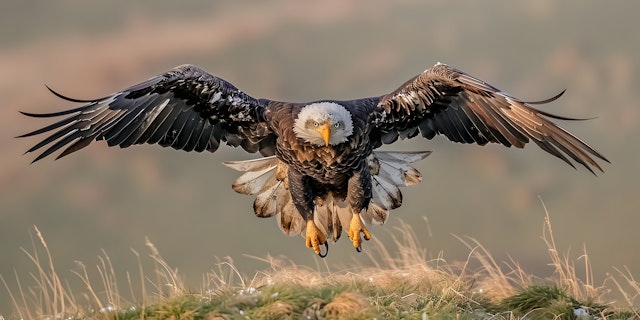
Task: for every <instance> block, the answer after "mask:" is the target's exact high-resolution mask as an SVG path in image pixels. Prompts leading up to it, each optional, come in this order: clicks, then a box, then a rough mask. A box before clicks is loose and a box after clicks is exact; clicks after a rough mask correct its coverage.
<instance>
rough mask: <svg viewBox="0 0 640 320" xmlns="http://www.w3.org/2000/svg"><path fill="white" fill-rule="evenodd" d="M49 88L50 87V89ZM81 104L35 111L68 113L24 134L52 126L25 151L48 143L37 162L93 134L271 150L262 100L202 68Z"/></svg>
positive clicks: (177, 145) (200, 147) (124, 143)
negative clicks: (47, 110) (58, 109)
mask: <svg viewBox="0 0 640 320" xmlns="http://www.w3.org/2000/svg"><path fill="white" fill-rule="evenodd" d="M50 90H51V89H50ZM51 91H52V92H53V93H54V94H55V95H57V96H58V97H60V98H63V99H65V100H68V101H71V102H80V103H84V104H85V105H83V106H81V107H79V108H75V109H71V110H66V111H60V112H55V113H46V114H36V113H27V112H22V113H23V114H25V115H27V116H30V117H36V118H50V117H59V116H67V117H66V118H63V119H62V120H60V121H58V122H55V123H53V124H51V125H48V126H46V127H44V128H42V129H39V130H35V131H33V132H30V133H27V134H24V135H22V136H20V137H28V136H33V135H38V134H43V133H46V132H50V131H53V133H52V134H51V135H49V136H48V137H47V138H45V139H44V140H42V141H41V142H40V143H38V144H36V145H35V146H33V147H32V148H31V149H29V150H28V151H27V153H28V152H33V151H36V150H38V149H40V148H42V147H45V146H48V148H47V149H46V150H45V151H43V152H42V153H41V154H40V155H38V156H37V157H36V158H35V160H33V161H34V162H35V161H38V160H40V159H42V158H44V157H46V156H48V155H50V154H51V153H53V152H55V151H57V150H59V149H62V148H64V150H63V151H62V153H60V155H59V156H58V158H60V157H64V156H66V155H68V154H70V153H72V152H75V151H77V150H80V149H82V148H84V147H86V146H87V145H89V143H91V142H92V141H93V140H106V141H107V143H108V144H109V146H115V145H118V146H120V147H122V148H126V147H129V146H131V145H133V144H142V143H149V144H159V145H161V146H163V147H172V148H174V149H179V150H185V151H197V152H202V151H204V150H208V151H210V152H214V151H216V150H217V149H218V146H219V144H220V141H221V140H222V141H224V142H226V143H227V144H229V145H231V146H242V148H243V149H245V150H246V151H248V152H257V151H260V153H262V154H263V155H265V156H267V155H273V154H274V153H275V134H274V133H273V132H272V131H271V129H270V128H269V126H268V124H267V123H266V122H265V119H264V112H265V110H266V106H265V105H266V104H267V103H268V101H267V100H257V99H254V98H252V97H251V96H249V95H247V94H245V93H244V92H242V91H240V90H239V89H238V88H236V87H234V86H233V85H232V84H231V83H229V82H227V81H225V80H223V79H221V78H218V77H216V76H214V75H211V74H209V73H207V72H205V71H204V70H202V69H200V68H198V67H195V66H192V65H182V66H179V67H176V68H174V69H172V70H170V71H168V72H166V73H164V74H161V75H159V76H156V77H153V78H151V79H149V80H147V81H145V82H143V83H140V84H137V85H135V86H132V87H130V88H128V89H125V90H122V91H120V92H117V93H114V94H112V95H109V96H106V97H103V98H99V99H94V100H78V99H72V98H68V97H64V96H62V95H60V94H58V93H56V92H54V91H53V90H51Z"/></svg>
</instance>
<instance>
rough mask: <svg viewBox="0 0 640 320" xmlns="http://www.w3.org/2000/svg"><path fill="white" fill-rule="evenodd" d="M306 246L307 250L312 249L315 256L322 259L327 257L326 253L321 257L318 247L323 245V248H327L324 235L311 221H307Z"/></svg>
mask: <svg viewBox="0 0 640 320" xmlns="http://www.w3.org/2000/svg"><path fill="white" fill-rule="evenodd" d="M306 244H307V248H313V252H315V253H316V254H317V255H319V256H321V257H323V258H324V256H326V255H327V253H326V252H325V253H324V255H323V254H322V251H320V245H322V244H324V245H325V247H327V245H326V244H327V237H325V235H324V233H322V231H320V229H318V227H317V226H316V224H315V223H314V222H313V220H309V221H307V235H306ZM327 249H328V247H327Z"/></svg>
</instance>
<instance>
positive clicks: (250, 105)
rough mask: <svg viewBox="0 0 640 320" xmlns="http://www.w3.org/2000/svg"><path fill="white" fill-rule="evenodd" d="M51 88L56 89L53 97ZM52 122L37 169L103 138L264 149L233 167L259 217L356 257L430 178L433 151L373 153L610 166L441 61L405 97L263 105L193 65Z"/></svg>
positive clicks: (541, 115) (519, 104) (194, 147)
mask: <svg viewBox="0 0 640 320" xmlns="http://www.w3.org/2000/svg"><path fill="white" fill-rule="evenodd" d="M49 90H51V89H49ZM51 92H53V93H54V94H55V95H56V96H58V97H60V98H63V99H65V100H68V101H71V102H78V103H84V105H83V106H81V107H79V108H75V109H71V110H66V111H60V112H54V113H44V114H36V113H27V112H22V113H23V114H25V115H27V116H31V117H38V118H50V117H59V116H64V117H65V118H63V119H62V120H60V121H58V122H55V123H53V124H51V125H48V126H46V127H44V128H42V129H39V130H35V131H33V132H30V133H27V134H24V135H22V136H20V137H29V136H34V135H39V134H44V133H47V132H51V133H50V135H49V136H48V137H46V138H45V139H44V140H42V141H41V142H39V143H38V144H36V145H35V146H33V147H32V148H30V149H29V150H28V151H27V152H34V151H37V150H40V149H44V151H42V152H41V153H40V154H39V155H38V156H37V157H36V158H35V159H34V160H33V161H34V162H35V161H38V160H40V159H42V158H44V157H47V156H49V155H50V154H52V153H54V152H56V151H58V150H62V152H61V153H60V154H59V155H58V157H57V158H60V157H63V156H66V155H68V154H70V153H72V152H75V151H78V150H80V149H82V148H84V147H86V146H87V145H89V143H91V142H92V141H94V140H106V141H107V144H108V145H109V146H115V145H118V146H120V147H122V148H126V147H129V146H131V145H134V144H142V143H149V144H159V145H161V146H163V147H172V148H174V149H180V150H185V151H197V152H202V151H205V150H207V151H210V152H215V151H216V150H217V149H218V147H219V145H220V141H222V142H225V143H226V144H228V145H230V146H234V147H237V146H241V147H242V148H243V149H244V150H246V151H247V152H251V153H255V152H260V154H261V155H262V156H263V158H259V159H255V160H249V161H235V162H227V163H225V164H226V165H227V166H229V167H231V168H233V169H236V170H238V171H242V172H245V173H244V174H243V175H242V176H241V177H240V178H238V180H236V182H235V183H234V184H233V189H234V190H236V191H237V192H240V193H243V194H251V195H256V200H255V202H254V211H255V214H256V215H257V216H260V217H270V216H275V217H276V218H277V220H278V225H279V226H280V228H281V229H282V231H283V232H285V233H286V234H289V235H295V234H300V233H304V234H305V237H306V245H307V246H308V247H310V248H313V250H314V252H315V253H316V254H319V255H321V256H324V255H325V254H326V252H324V253H322V251H321V246H322V245H324V246H325V247H326V246H327V241H328V240H332V241H337V240H338V238H339V237H340V235H341V233H342V228H343V226H345V227H346V229H347V230H346V231H347V233H348V236H349V238H350V239H351V241H352V242H353V245H354V247H355V248H357V249H358V250H360V248H361V243H362V237H364V239H366V240H368V239H369V238H370V236H371V235H370V233H369V231H368V230H367V228H366V227H365V226H364V224H369V223H379V224H381V223H384V222H385V220H386V219H387V215H388V212H389V210H391V209H395V208H397V207H399V206H400V205H401V203H402V194H401V192H400V189H399V187H402V186H409V185H413V184H415V183H418V182H420V181H421V175H420V173H419V172H418V171H417V170H415V169H414V168H413V167H411V163H413V162H416V161H419V160H422V159H424V158H425V157H426V156H428V155H429V152H385V151H379V150H376V149H378V148H379V147H380V146H382V145H383V144H389V143H393V142H395V141H396V140H397V139H398V138H401V139H404V138H413V137H415V136H418V135H421V136H423V137H425V138H427V139H431V138H433V137H434V136H436V135H440V134H442V135H444V136H446V137H447V138H448V139H449V140H451V141H454V142H461V143H475V144H479V145H484V144H487V143H489V142H493V143H500V144H502V145H505V146H507V147H510V146H515V147H518V148H522V147H524V145H525V144H526V143H528V142H530V141H533V142H534V143H536V144H537V145H538V146H539V147H540V148H542V149H543V150H545V151H547V152H548V153H550V154H552V155H554V156H556V157H558V158H560V159H562V160H563V161H565V162H567V163H568V164H570V165H571V166H574V163H578V164H580V165H582V166H584V167H585V168H587V169H588V170H589V171H591V172H592V173H594V172H595V170H598V171H602V168H601V167H600V165H599V164H598V163H597V162H596V159H600V160H603V161H608V160H607V159H606V158H605V157H604V156H603V155H602V154H600V153H599V152H598V151H596V150H595V149H593V148H591V147H590V146H589V145H587V144H586V143H584V142H582V141H581V140H580V139H578V138H576V137H575V136H573V135H572V134H571V133H569V132H567V131H566V130H564V129H562V128H560V127H558V126H557V125H556V124H554V123H553V122H551V121H550V120H549V118H557V119H563V120H573V119H570V118H565V117H559V116H555V115H552V114H549V113H547V112H544V111H541V110H537V109H535V108H533V107H532V105H534V104H542V103H548V102H551V101H554V100H556V99H557V98H559V97H560V96H561V95H562V93H560V94H558V95H557V96H555V97H553V98H550V99H547V100H544V101H538V102H525V101H522V100H519V99H517V98H515V97H512V96H510V95H508V94H506V93H504V92H502V91H500V90H499V89H497V88H495V87H493V86H491V85H489V84H487V83H485V82H484V81H482V80H479V79H477V78H475V77H472V76H470V75H468V74H466V73H464V72H462V71H460V70H457V69H455V68H452V67H450V66H447V65H445V64H441V63H438V64H436V65H434V66H433V67H431V68H429V69H427V70H425V71H424V72H422V73H421V74H419V75H418V76H416V77H414V78H413V79H410V80H409V81H407V82H406V83H405V84H403V85H402V86H400V87H399V88H398V89H397V90H395V91H393V92H391V93H389V94H386V95H382V96H378V97H370V98H362V99H355V100H347V101H337V100H320V101H315V102H309V103H293V102H281V101H274V100H269V99H255V98H253V97H251V96H249V95H247V94H246V93H244V92H242V91H241V90H239V89H238V88H236V87H235V86H234V85H232V84H231V83H229V82H227V81H225V80H223V79H221V78H218V77H216V76H214V75H211V74H209V73H207V72H205V71H204V70H202V69H200V68H198V67H195V66H193V65H182V66H179V67H176V68H174V69H172V70H170V71H168V72H166V73H164V74H162V75H159V76H156V77H154V78H151V79H149V80H147V81H145V82H142V83H140V84H137V85H135V86H132V87H130V88H127V89H125V90H122V91H120V92H117V93H114V94H111V95H108V96H106V97H103V98H99V99H95V100H78V99H72V98H68V97H65V96H63V95H61V94H59V93H57V92H55V91H53V90H51Z"/></svg>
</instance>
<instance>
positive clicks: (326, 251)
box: [318, 242, 329, 258]
mask: <svg viewBox="0 0 640 320" xmlns="http://www.w3.org/2000/svg"><path fill="white" fill-rule="evenodd" d="M327 254H329V242H325V243H324V254H322V250H321V251H320V253H318V256H319V257H320V258H324V257H326V256H327Z"/></svg>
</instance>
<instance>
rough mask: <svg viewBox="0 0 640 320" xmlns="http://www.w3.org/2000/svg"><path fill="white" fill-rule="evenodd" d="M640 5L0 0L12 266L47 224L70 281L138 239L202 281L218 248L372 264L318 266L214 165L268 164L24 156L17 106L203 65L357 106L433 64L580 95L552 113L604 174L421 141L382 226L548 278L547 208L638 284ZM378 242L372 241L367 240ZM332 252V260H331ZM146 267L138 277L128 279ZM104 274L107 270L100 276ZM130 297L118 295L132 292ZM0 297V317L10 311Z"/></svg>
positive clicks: (600, 265) (606, 268)
mask: <svg viewBox="0 0 640 320" xmlns="http://www.w3.org/2000/svg"><path fill="white" fill-rule="evenodd" d="M638 12H640V3H637V2H624V3H622V2H620V3H615V4H613V3H610V2H602V1H577V0H575V1H563V2H557V1H551V0H539V1H535V2H503V1H483V2H474V1H459V2H455V4H453V3H451V2H449V1H428V2H427V1H418V0H415V1H410V0H402V1H393V2H391V1H349V2H347V1H339V0H332V1H296V0H277V1H268V2H266V1H261V0H253V1H206V0H200V1H190V2H188V3H187V2H176V1H169V0H166V1H159V0H154V1H150V0H149V1H138V2H135V3H132V2H130V1H124V0H113V1H109V2H104V1H73V0H61V1H55V2H51V1H24V0H23V1H0V71H1V72H0V106H1V107H0V146H1V147H2V153H0V187H1V188H2V189H1V193H0V218H1V222H0V274H2V275H3V276H4V277H5V278H6V279H7V280H8V282H9V285H10V286H15V280H14V270H15V271H16V273H17V274H18V275H19V276H20V278H21V279H22V280H24V283H23V285H25V286H26V285H29V280H30V276H29V272H32V271H34V268H33V266H32V264H31V262H30V261H29V259H28V257H27V256H26V255H25V253H24V252H23V251H22V250H21V248H26V249H27V250H31V249H30V248H32V242H33V240H32V239H33V237H34V234H35V233H34V229H33V226H37V227H38V228H39V229H40V230H41V231H42V233H43V235H44V237H45V239H46V240H47V242H48V245H49V249H50V250H51V252H52V254H53V256H54V263H55V265H56V268H57V270H58V272H59V273H60V274H61V275H62V276H63V278H65V279H68V281H69V285H70V286H77V288H78V289H77V290H76V291H81V289H82V286H81V285H80V284H79V283H78V281H76V280H77V279H76V276H75V275H73V274H72V272H71V271H72V270H77V266H76V264H75V261H82V262H84V264H85V265H87V266H88V267H89V269H90V271H91V272H94V270H95V269H94V266H95V265H97V264H99V259H98V258H97V256H98V255H99V254H100V253H101V250H104V251H105V252H106V253H107V254H108V255H109V256H110V257H111V261H112V263H113V265H114V267H115V268H116V273H117V274H119V275H121V279H122V281H123V282H126V273H125V272H126V271H135V270H137V267H136V258H135V255H134V254H133V253H132V251H131V250H130V249H134V250H136V251H138V252H140V253H142V254H145V253H146V252H147V250H146V248H145V245H144V243H145V237H148V238H149V239H150V240H151V241H152V242H153V243H154V244H155V245H156V247H157V248H158V249H159V250H160V253H161V254H162V255H163V256H164V257H165V259H166V260H167V261H168V262H169V264H170V265H171V266H172V267H175V268H178V269H179V270H180V273H182V274H184V275H185V278H186V279H187V284H188V285H189V286H190V287H192V288H194V290H197V289H198V288H201V287H202V286H203V274H205V273H206V272H207V271H208V270H210V269H212V268H215V265H216V263H217V261H218V260H217V258H222V257H226V256H229V257H231V258H232V259H233V260H234V261H235V264H236V266H237V267H238V269H239V270H240V271H241V272H243V273H245V274H247V275H248V276H249V277H251V276H252V275H253V274H254V273H255V272H256V271H258V270H260V269H265V268H268V265H267V264H265V263H264V262H261V261H258V260H256V259H253V258H250V257H248V256H247V255H249V256H257V257H266V256H267V255H274V256H280V255H286V256H287V257H288V258H290V259H291V260H293V261H295V262H297V263H300V264H302V265H306V266H310V267H313V268H322V269H324V268H326V266H328V267H329V268H330V269H331V270H341V269H345V268H351V267H353V266H354V265H355V264H356V263H367V257H366V255H364V254H357V253H356V252H355V251H354V250H353V248H352V247H351V244H350V243H349V241H347V240H348V239H347V237H346V235H343V238H342V239H341V241H339V242H338V243H337V244H334V245H332V246H331V247H330V251H329V256H328V257H327V258H326V259H325V260H324V261H321V260H320V259H319V258H317V257H316V256H315V255H313V254H312V252H311V250H309V249H307V248H306V247H305V246H304V240H303V238H301V237H294V238H289V237H287V236H286V235H284V234H282V233H281V232H280V231H279V230H278V228H277V226H276V223H275V221H274V220H272V219H264V220H261V219H258V218H256V217H255V216H254V215H253V212H252V202H253V198H251V197H248V196H243V195H240V194H236V193H235V192H233V190H231V188H230V185H231V183H232V182H233V180H234V179H235V178H236V177H237V176H238V174H237V173H236V172H234V171H232V170H230V169H228V168H226V167H224V166H223V165H222V164H221V162H223V161H226V160H241V159H250V158H253V157H256V155H250V154H246V153H244V152H243V151H242V150H236V149H232V148H229V147H221V148H220V149H219V151H217V152H216V153H215V154H210V153H202V154H197V153H185V152H177V151H174V150H172V149H163V148H160V147H158V146H148V145H145V146H136V147H133V148H129V149H126V150H121V149H119V148H107V147H106V144H105V143H103V142H98V143H94V144H92V145H91V146H89V147H88V148H86V149H84V150H82V152H79V153H75V154H73V155H71V156H69V157H66V158H64V159H63V160H60V161H55V162H54V161H52V159H49V158H47V159H44V160H43V161H40V162H38V163H36V164H34V165H29V162H30V161H31V160H32V159H33V158H34V156H35V155H33V154H28V155H24V156H23V155H22V153H23V152H24V151H25V150H27V149H28V148H29V147H31V146H32V145H34V144H35V143H37V142H38V141H39V140H38V138H26V139H15V138H14V137H15V136H17V135H20V134H23V133H25V132H28V131H31V130H34V129H37V128H40V127H42V126H44V125H45V124H48V123H49V120H38V119H31V118H27V117H24V116H21V115H20V114H19V113H18V110H23V111H29V112H52V111H58V110H61V109H67V108H71V107H75V106H76V105H73V104H70V103H67V102H64V101H62V100H60V99H58V98H56V97H55V96H53V95H52V94H50V93H49V92H48V91H47V89H46V88H45V86H44V84H47V85H49V86H51V87H52V88H54V89H56V90H58V91H59V92H61V93H62V94H65V95H68V96H71V97H74V98H80V99H85V98H95V97H101V96H104V95H106V94H108V93H112V92H116V91H119V90H121V89H123V88H125V87H128V86H130V85H133V84H135V83H138V82H141V81H143V80H145V79H147V78H149V77H152V76H154V75H156V74H159V73H162V72H164V71H166V70H168V69H170V68H172V67H174V66H177V65H180V64H184V63H192V64H196V65H198V66H200V67H202V68H204V69H206V70H208V71H209V72H211V73H213V74H216V75H218V76H220V77H222V78H224V79H226V80H228V81H230V82H232V83H233V84H235V85H236V86H238V87H239V88H241V89H242V90H244V91H245V92H247V93H248V94H250V95H252V96H254V97H265V98H272V99H276V100H278V99H280V100H287V101H312V100H317V99H325V98H333V99H352V98H358V97H364V96H374V95H380V94H383V93H387V92H390V91H392V90H394V89H396V88H397V87H398V86H399V85H400V84H402V83H403V82H404V81H406V80H408V79H409V78H410V77H412V76H414V75H416V74H418V73H420V72H421V71H423V70H424V69H425V68H427V67H430V66H431V65H433V64H434V63H436V62H438V61H440V62H443V63H447V64H449V65H452V66H455V67H458V68H460V69H462V70H464V71H466V72H468V73H470V74H472V75H475V76H477V77H479V78H481V79H483V80H486V81H487V82H489V83H491V84H494V85H496V86H497V87H499V88H501V89H503V90H505V91H507V92H509V93H511V94H512V95H514V96H516V97H520V98H522V99H524V100H541V99H545V98H548V97H550V96H553V95H555V94H556V93H558V92H559V91H560V90H562V89H565V88H566V89H567V93H566V94H565V95H564V96H563V97H562V98H561V99H560V100H558V101H557V102H554V103H552V104H549V105H544V106H541V108H542V109H543V110H546V111H549V112H552V113H556V114H560V115H566V116H570V117H582V118H591V117H595V119H593V120H589V121H582V122H571V123H567V122H563V123H562V125H563V126H564V127H565V128H567V129H568V130H569V131H571V132H573V133H574V134H576V135H577V136H578V137H581V138H582V139H584V140H585V141H586V142H588V143H589V144H591V145H592V146H594V147H595V148H596V149H598V150H599V151H601V152H602V153H603V154H604V155H606V156H607V157H608V158H609V159H610V160H611V162H612V164H610V165H609V164H603V168H604V170H605V173H604V174H599V176H598V177H594V176H593V175H591V174H590V173H589V172H588V171H586V170H582V169H580V168H579V170H577V171H576V170H573V169H572V168H571V167H569V166H567V165H566V164H564V163H563V162H562V161H560V160H558V159H556V158H554V157H552V156H550V155H548V154H547V153H545V152H543V151H541V150H540V149H538V148H537V147H536V146H535V145H532V146H529V148H526V149H525V150H519V149H507V148H504V147H501V146H487V147H478V146H470V145H460V144H453V143H450V142H448V141H446V140H445V139H443V138H437V139H434V140H431V141H428V140H423V139H414V140H412V141H409V142H403V143H400V144H397V145H393V146H390V147H389V148H388V149H399V150H432V151H434V153H433V154H432V155H431V156H430V157H428V158H427V159H425V160H424V161H422V162H421V163H419V164H417V165H416V168H418V169H419V170H420V171H421V172H422V173H423V175H424V181H423V182H422V184H420V185H418V186H416V187H412V188H408V189H404V204H403V206H402V207H401V208H400V209H398V210H395V211H394V212H393V214H392V215H391V217H390V219H389V221H388V223H387V225H386V226H384V227H373V228H371V229H370V230H371V231H372V232H373V234H374V236H375V237H377V238H379V239H381V240H382V241H386V243H389V249H390V250H393V247H392V245H391V237H390V233H389V232H390V231H391V230H393V228H394V227H397V226H399V225H400V222H401V221H404V222H407V223H409V224H411V225H412V226H413V228H414V230H415V232H416V234H417V235H418V237H419V238H420V240H421V242H422V244H423V245H424V246H425V247H426V248H427V250H428V254H429V256H430V257H433V258H437V257H438V256H442V257H443V258H444V259H445V260H447V261H449V262H455V261H461V260H465V259H466V257H467V255H468V254H469V249H468V248H466V247H465V246H464V245H463V244H462V243H461V242H460V241H459V240H457V239H456V238H455V236H454V235H457V236H469V237H473V238H475V239H477V240H478V241H479V242H480V243H482V244H483V245H484V246H485V247H486V248H487V249H489V251H491V252H492V254H493V255H494V257H495V258H496V259H497V260H498V261H503V260H507V259H509V258H512V259H513V260H515V261H517V262H519V263H520V264H521V266H522V267H523V268H524V269H525V270H527V271H528V272H530V273H532V274H535V275H537V276H540V277H545V276H549V275H550V274H551V272H552V269H551V268H550V267H549V266H548V265H547V263H548V259H547V250H546V247H545V245H544V243H543V241H542V240H541V236H542V230H543V223H544V216H545V212H544V208H543V205H542V203H541V201H540V198H541V199H542V200H543V201H544V204H545V205H546V207H547V208H548V210H549V212H550V216H551V220H552V224H553V228H554V236H555V237H556V241H557V243H558V246H559V249H560V250H561V252H564V253H568V254H569V256H570V257H572V258H573V259H577V260H576V261H577V263H579V264H581V263H582V262H583V261H582V260H580V256H581V255H582V250H583V248H586V250H587V252H588V254H589V259H590V262H591V263H592V264H593V273H594V274H593V275H594V278H595V284H596V285H599V284H601V283H602V281H603V280H604V277H605V276H606V274H607V273H610V272H613V270H614V269H613V268H614V267H618V268H621V267H624V266H627V267H628V268H629V269H630V270H631V272H632V274H634V275H635V276H636V277H638V276H640V255H639V254H638V253H637V250H636V247H637V245H638V243H639V242H640V233H639V232H638V226H640V215H638V213H639V208H640V196H639V194H638V184H639V181H640V173H639V172H638V166H637V163H638V161H640V159H639V155H640V145H639V144H638V143H637V141H636V137H637V136H638V135H639V134H640V126H639V121H640V111H639V110H638V104H637V102H636V101H638V98H639V97H638V95H639V92H640V91H639V90H638V89H640V86H639V82H638V70H639V68H640V67H639V64H638V62H639V61H638V57H639V56H640V41H638V34H637V33H638V30H640V23H639V22H638V19H637V13H638ZM371 248H372V247H371V246H368V245H367V243H365V245H364V248H363V249H364V250H370V249H371ZM325 262H326V265H325V264H324V263H325ZM134 273H135V272H134ZM95 276H96V277H97V276H98V275H97V274H96V275H95ZM123 291H125V290H123ZM8 302H9V298H8V296H7V292H6V291H5V290H4V288H2V289H0V314H2V313H3V312H4V313H5V314H7V313H9V312H8V311H5V310H10V309H9V308H10V305H9V303H8Z"/></svg>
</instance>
